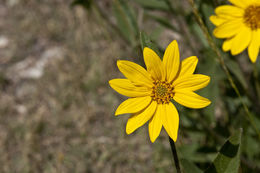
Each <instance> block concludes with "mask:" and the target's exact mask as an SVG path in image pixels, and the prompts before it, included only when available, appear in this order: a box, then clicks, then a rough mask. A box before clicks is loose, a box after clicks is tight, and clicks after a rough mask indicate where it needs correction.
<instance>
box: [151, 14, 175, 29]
mask: <svg viewBox="0 0 260 173" xmlns="http://www.w3.org/2000/svg"><path fill="white" fill-rule="evenodd" d="M146 15H147V16H148V17H150V18H152V19H153V20H155V21H156V22H158V23H160V24H161V25H162V26H164V27H166V28H168V29H171V30H173V31H178V29H177V28H176V27H175V26H173V25H172V24H171V23H170V22H169V20H167V19H166V18H163V17H160V16H158V15H151V14H146Z"/></svg>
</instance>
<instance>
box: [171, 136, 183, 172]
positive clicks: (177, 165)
mask: <svg viewBox="0 0 260 173" xmlns="http://www.w3.org/2000/svg"><path fill="white" fill-rule="evenodd" d="M169 142H170V146H171V149H172V155H173V158H174V163H175V167H176V170H177V173H181V167H180V162H179V159H178V155H177V150H176V147H175V144H174V141H173V140H172V138H170V136H169Z"/></svg>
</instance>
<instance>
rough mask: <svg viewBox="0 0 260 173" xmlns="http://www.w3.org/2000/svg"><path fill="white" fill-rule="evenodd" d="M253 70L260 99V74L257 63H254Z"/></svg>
mask: <svg viewBox="0 0 260 173" xmlns="http://www.w3.org/2000/svg"><path fill="white" fill-rule="evenodd" d="M253 70H254V72H253V75H254V80H255V87H256V94H257V98H258V99H260V86H259V76H258V71H257V66H256V63H254V64H253ZM258 99H257V100H258Z"/></svg>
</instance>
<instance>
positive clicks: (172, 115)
mask: <svg viewBox="0 0 260 173" xmlns="http://www.w3.org/2000/svg"><path fill="white" fill-rule="evenodd" d="M163 110H164V112H163V115H162V117H163V118H162V123H163V127H164V128H165V130H166V132H167V133H168V135H169V136H170V137H171V138H172V140H173V141H174V142H176V140H177V136H178V129H179V114H178V111H177V109H176V107H175V106H174V105H173V104H172V103H171V102H170V103H169V104H164V105H163Z"/></svg>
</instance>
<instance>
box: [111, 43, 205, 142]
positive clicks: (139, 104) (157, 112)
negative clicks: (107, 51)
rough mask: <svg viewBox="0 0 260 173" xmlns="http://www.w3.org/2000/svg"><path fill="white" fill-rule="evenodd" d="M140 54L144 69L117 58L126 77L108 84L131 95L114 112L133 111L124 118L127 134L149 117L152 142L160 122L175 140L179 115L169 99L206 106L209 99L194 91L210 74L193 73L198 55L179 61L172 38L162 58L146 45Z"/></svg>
mask: <svg viewBox="0 0 260 173" xmlns="http://www.w3.org/2000/svg"><path fill="white" fill-rule="evenodd" d="M143 56H144V62H145V65H146V67H147V70H146V69H144V68H143V67H141V66H140V65H138V64H135V63H133V62H130V61H125V60H119V61H117V66H118V68H119V70H120V71H121V72H122V73H123V75H124V76H125V77H126V78H127V79H112V80H110V81H109V84H110V86H111V87H112V88H113V89H114V90H116V91H117V92H118V93H120V94H122V95H125V96H127V97H130V98H129V99H127V100H126V101H124V102H123V103H121V104H120V105H119V106H118V108H117V110H116V112H115V115H116V116H117V115H120V114H127V113H129V114H132V115H131V117H130V118H129V119H128V121H127V125H126V133H127V134H130V133H132V132H134V131H135V130H136V129H137V128H139V127H140V126H142V125H144V124H145V123H146V122H147V121H149V136H150V139H151V141H152V142H154V141H155V140H156V138H157V137H158V136H159V134H160V132H161V128H162V126H163V127H164V128H165V130H166V132H167V133H168V135H169V136H170V137H171V138H172V139H173V140H174V141H176V140H177V134H178V128H179V115H178V112H177V110H176V108H175V106H174V105H173V103H172V102H171V100H172V99H173V100H175V101H176V102H178V103H180V104H182V105H184V106H186V107H189V108H203V107H206V106H208V105H209V104H210V101H209V100H208V99H206V98H204V97H201V96H199V95H197V94H196V93H194V91H196V90H198V89H201V88H203V87H205V86H207V85H208V83H209V81H210V77H208V76H205V75H202V74H193V73H194V71H195V68H196V65H197V62H198V58H197V57H195V56H192V57H189V58H186V59H185V60H183V61H182V62H180V55H179V48H178V44H177V42H176V41H175V40H174V41H173V42H172V43H171V44H170V45H169V46H168V47H167V49H166V51H165V53H164V56H163V61H161V59H160V58H159V56H158V55H157V54H156V53H155V52H154V51H153V50H152V49H150V48H148V47H145V48H144V51H143Z"/></svg>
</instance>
